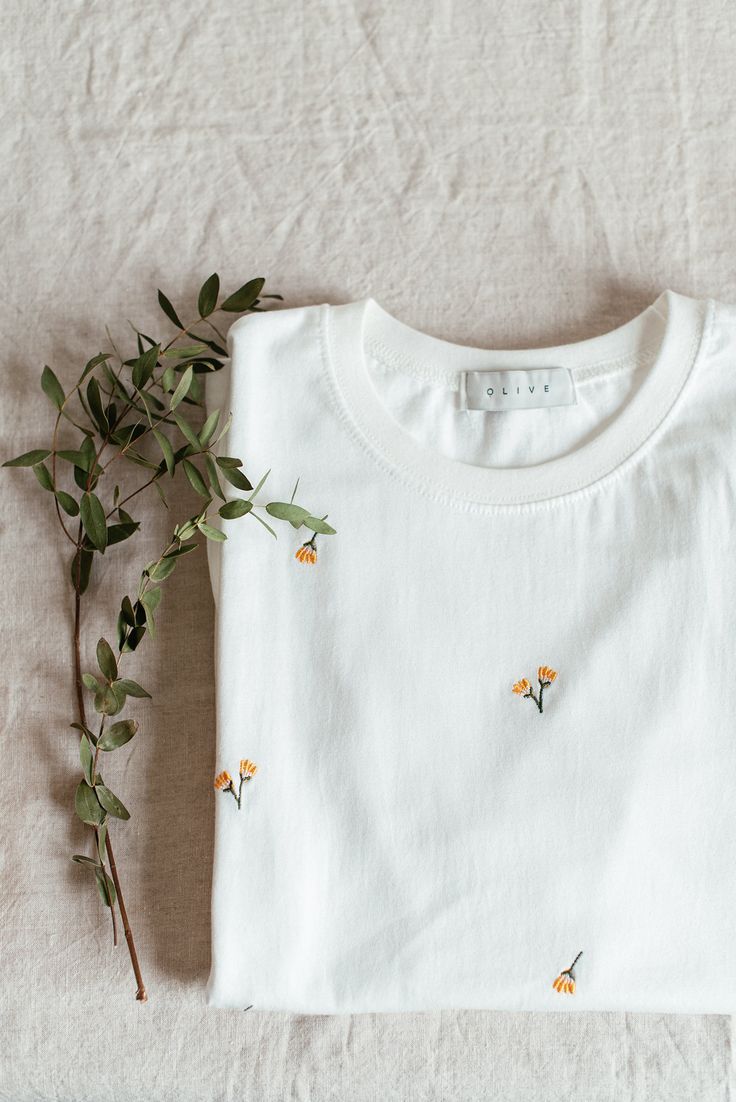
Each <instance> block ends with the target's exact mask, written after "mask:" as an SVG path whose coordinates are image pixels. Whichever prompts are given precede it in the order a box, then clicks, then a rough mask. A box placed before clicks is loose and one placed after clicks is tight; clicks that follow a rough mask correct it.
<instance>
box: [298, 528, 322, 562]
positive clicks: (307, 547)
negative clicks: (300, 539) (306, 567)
mask: <svg viewBox="0 0 736 1102" xmlns="http://www.w3.org/2000/svg"><path fill="white" fill-rule="evenodd" d="M316 538H317V533H316V532H315V534H314V535H313V536H312V538H311V540H307V542H306V543H303V544H302V545H301V547H300V548H299V550H298V551H297V553H296V555H295V556H294V558H295V559H298V560H299V562H308V563H315V562H316V561H317V548H316V547H315V546H314V541H315V540H316Z"/></svg>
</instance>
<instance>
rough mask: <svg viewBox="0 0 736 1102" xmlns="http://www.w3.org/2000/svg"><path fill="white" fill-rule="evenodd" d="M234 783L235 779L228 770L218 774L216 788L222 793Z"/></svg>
mask: <svg viewBox="0 0 736 1102" xmlns="http://www.w3.org/2000/svg"><path fill="white" fill-rule="evenodd" d="M232 783H233V779H232V777H231V776H230V774H229V773H228V772H227V771H226V770H223V772H222V773H218V774H217V776H216V777H215V788H217V789H218V790H220V791H221V790H222V789H224V788H228V787H229V786H230V785H231V784H232Z"/></svg>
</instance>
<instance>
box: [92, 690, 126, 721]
mask: <svg viewBox="0 0 736 1102" xmlns="http://www.w3.org/2000/svg"><path fill="white" fill-rule="evenodd" d="M121 708H122V704H121V703H120V700H119V698H118V696H117V695H116V693H115V692H114V691H113V689H112V687H111V686H110V685H105V686H103V687H102V688H101V689H100V691H99V692H98V693H95V711H96V712H99V713H100V714H101V715H104V716H115V715H117V714H118V712H119V711H120V709H121Z"/></svg>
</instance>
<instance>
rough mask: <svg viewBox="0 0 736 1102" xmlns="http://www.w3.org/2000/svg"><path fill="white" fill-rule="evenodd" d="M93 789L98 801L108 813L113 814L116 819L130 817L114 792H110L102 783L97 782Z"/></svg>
mask: <svg viewBox="0 0 736 1102" xmlns="http://www.w3.org/2000/svg"><path fill="white" fill-rule="evenodd" d="M95 791H96V793H97V797H98V799H99V801H100V803H101V804H102V806H103V807H104V809H105V811H107V812H109V813H110V815H114V816H115V818H116V819H129V818H130V813H129V811H128V810H127V809H126V807H125V805H124V804H123V802H122V800H120V799H118V797H117V796H116V795H115V793H114V792H111V791H110V789H109V788H107V787H106V786H105V785H104V784H98V785H97V787H96V789H95Z"/></svg>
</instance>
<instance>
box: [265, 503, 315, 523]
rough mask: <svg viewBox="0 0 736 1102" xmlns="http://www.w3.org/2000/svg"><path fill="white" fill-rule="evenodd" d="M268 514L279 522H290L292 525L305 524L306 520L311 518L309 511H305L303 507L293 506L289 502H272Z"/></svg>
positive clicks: (267, 509)
mask: <svg viewBox="0 0 736 1102" xmlns="http://www.w3.org/2000/svg"><path fill="white" fill-rule="evenodd" d="M266 512H267V513H270V515H271V516H272V517H276V519H277V520H288V521H289V523H290V524H303V523H304V518H305V517H308V516H309V509H303V508H302V506H301V505H293V504H292V503H291V502H289V501H270V502H269V503H268V505H267V506H266Z"/></svg>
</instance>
